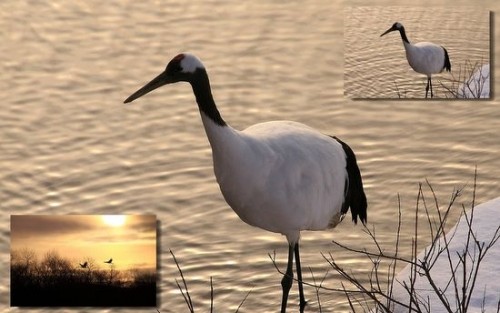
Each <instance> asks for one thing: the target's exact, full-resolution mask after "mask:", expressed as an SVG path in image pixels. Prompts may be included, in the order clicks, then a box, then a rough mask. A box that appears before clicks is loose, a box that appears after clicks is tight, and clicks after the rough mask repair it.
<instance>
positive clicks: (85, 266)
mask: <svg viewBox="0 0 500 313" xmlns="http://www.w3.org/2000/svg"><path fill="white" fill-rule="evenodd" d="M87 265H88V262H85V263H83V264H82V263H80V266H81V267H82V268H87Z"/></svg>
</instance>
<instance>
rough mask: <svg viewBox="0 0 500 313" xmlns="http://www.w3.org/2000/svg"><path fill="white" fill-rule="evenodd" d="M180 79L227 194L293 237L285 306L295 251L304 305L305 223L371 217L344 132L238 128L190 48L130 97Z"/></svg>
mask: <svg viewBox="0 0 500 313" xmlns="http://www.w3.org/2000/svg"><path fill="white" fill-rule="evenodd" d="M179 81H185V82H189V83H190V84H191V86H192V88H193V92H194V95H195V97H196V102H197V103H198V108H199V110H200V114H201V119H202V122H203V125H204V128H205V132H206V134H207V137H208V140H209V142H210V145H211V147H212V156H213V163H214V172H215V176H216V178H217V182H218V184H219V186H220V189H221V192H222V194H223V196H224V199H225V200H226V202H227V203H228V204H229V206H230V207H231V208H232V209H233V210H234V212H236V214H237V215H238V216H239V217H240V218H241V219H242V220H243V221H244V222H246V223H248V224H250V225H253V226H256V227H259V228H262V229H265V230H268V231H271V232H276V233H281V234H283V235H285V236H286V237H287V240H288V243H289V253H288V265H287V271H286V275H285V276H284V277H283V280H282V282H281V284H282V287H283V299H282V307H281V312H285V311H286V303H287V298H288V292H289V290H290V287H291V285H292V283H293V270H292V265H293V256H294V254H295V261H296V267H297V276H298V277H297V278H298V284H299V295H300V311H301V312H303V311H304V308H305V305H306V301H305V298H304V294H303V285H302V276H301V275H302V274H301V269H300V257H299V245H298V242H299V237H300V231H302V230H322V229H326V228H332V227H335V226H336V225H337V224H338V223H339V222H340V221H341V217H342V216H343V215H344V214H346V213H347V210H348V209H349V207H350V208H351V214H352V218H353V221H354V222H356V221H357V218H358V217H359V218H360V219H361V221H362V222H363V223H365V222H366V206H367V204H366V197H365V194H364V191H363V185H362V180H361V176H360V173H359V168H358V166H357V163H356V157H355V155H354V153H353V152H352V150H351V149H350V148H349V146H347V144H345V143H344V142H342V141H340V140H339V139H337V138H335V137H329V136H327V135H324V134H322V133H320V132H318V131H316V130H314V129H312V128H310V127H308V126H306V125H303V124H300V123H295V122H289V121H273V122H266V123H260V124H256V125H254V126H251V127H248V128H247V129H245V130H243V131H238V130H236V129H234V128H232V127H231V126H229V125H228V124H227V123H226V122H225V121H224V120H223V119H222V117H221V115H220V113H219V111H218V109H217V107H216V105H215V102H214V100H213V97H212V93H211V89H210V83H209V79H208V74H207V72H206V70H205V67H204V66H203V64H202V63H201V61H200V60H199V59H198V58H197V57H195V56H194V55H191V54H187V53H183V54H179V55H177V56H176V57H174V58H173V59H172V60H171V61H170V62H169V64H168V65H167V68H166V69H165V71H164V72H163V73H161V74H160V75H158V76H157V77H156V78H154V79H153V80H152V81H151V82H149V83H148V84H146V85H145V86H144V87H142V88H140V89H139V90H138V91H136V92H135V93H134V94H132V95H131V96H130V97H129V98H127V99H126V100H125V103H127V102H131V101H133V100H135V99H137V98H139V97H141V96H143V95H145V94H147V93H148V92H150V91H152V90H154V89H156V88H158V87H161V86H163V85H166V84H170V83H175V82H179Z"/></svg>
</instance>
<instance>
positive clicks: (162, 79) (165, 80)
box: [123, 71, 174, 103]
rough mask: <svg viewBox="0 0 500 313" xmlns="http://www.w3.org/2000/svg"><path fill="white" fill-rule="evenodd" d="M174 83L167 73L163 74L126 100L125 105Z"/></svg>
mask: <svg viewBox="0 0 500 313" xmlns="http://www.w3.org/2000/svg"><path fill="white" fill-rule="evenodd" d="M173 82H174V81H173V80H172V79H171V77H170V76H169V75H168V74H167V73H166V71H165V72H163V73H161V74H160V75H158V76H156V77H155V78H153V80H152V81H150V82H149V83H147V84H146V85H144V87H142V88H141V89H139V90H137V91H136V92H134V93H133V94H132V95H130V97H128V98H127V99H125V101H124V102H123V103H129V102H132V101H134V100H135V99H137V98H139V97H142V96H144V95H145V94H147V93H149V92H151V91H153V90H155V89H157V88H159V87H161V86H163V85H166V84H170V83H173Z"/></svg>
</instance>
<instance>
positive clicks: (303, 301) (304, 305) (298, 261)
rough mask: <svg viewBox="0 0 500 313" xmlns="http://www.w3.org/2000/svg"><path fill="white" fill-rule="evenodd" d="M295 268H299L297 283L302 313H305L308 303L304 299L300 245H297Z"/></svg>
mask: <svg viewBox="0 0 500 313" xmlns="http://www.w3.org/2000/svg"><path fill="white" fill-rule="evenodd" d="M295 266H296V267H297V283H298V285H299V297H300V313H304V309H305V307H306V304H307V301H306V300H305V297H304V287H303V284H302V269H301V267H300V255H299V243H298V242H297V243H296V244H295Z"/></svg>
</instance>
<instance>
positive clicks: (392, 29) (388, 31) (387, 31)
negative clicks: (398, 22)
mask: <svg viewBox="0 0 500 313" xmlns="http://www.w3.org/2000/svg"><path fill="white" fill-rule="evenodd" d="M392 31H395V29H394V28H392V27H391V28H389V29H388V30H386V31H385V32H384V33H383V34H382V35H380V37H382V36H384V35H385V34H387V33H390V32H392Z"/></svg>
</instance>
